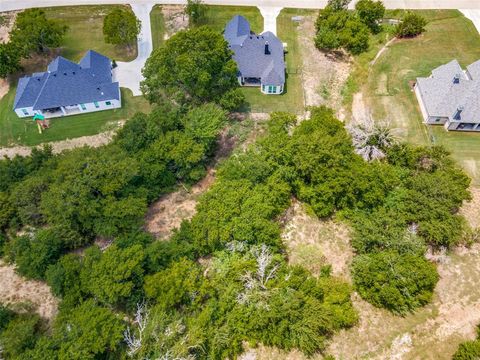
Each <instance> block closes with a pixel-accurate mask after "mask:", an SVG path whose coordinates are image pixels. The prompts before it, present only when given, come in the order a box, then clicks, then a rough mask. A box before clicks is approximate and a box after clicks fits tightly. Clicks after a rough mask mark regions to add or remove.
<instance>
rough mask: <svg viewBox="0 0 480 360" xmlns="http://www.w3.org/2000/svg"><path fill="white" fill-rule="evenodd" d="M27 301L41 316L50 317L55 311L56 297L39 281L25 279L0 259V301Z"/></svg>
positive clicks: (4, 302) (10, 302) (5, 302)
mask: <svg viewBox="0 0 480 360" xmlns="http://www.w3.org/2000/svg"><path fill="white" fill-rule="evenodd" d="M19 302H29V303H31V304H33V305H34V308H35V311H36V312H37V313H38V314H39V315H40V316H41V317H43V318H46V319H52V318H53V317H54V316H55V314H56V313H57V307H58V299H56V298H55V297H54V296H53V295H52V293H51V292H50V288H49V287H48V286H47V285H46V284H45V283H43V282H41V281H33V280H27V279H25V278H24V277H22V276H20V275H18V274H16V273H15V270H14V267H13V266H11V265H7V264H5V263H3V262H2V261H0V303H3V304H13V303H19Z"/></svg>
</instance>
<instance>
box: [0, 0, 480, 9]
mask: <svg viewBox="0 0 480 360" xmlns="http://www.w3.org/2000/svg"><path fill="white" fill-rule="evenodd" d="M354 1H355V0H354ZM354 1H352V4H351V5H352V6H353V3H354ZM204 2H205V3H206V4H211V5H248V6H258V7H291V8H305V9H318V8H322V7H324V6H325V4H326V3H327V1H326V0H205V1H204ZM383 2H384V4H385V6H386V7H387V8H389V9H480V0H383ZM148 3H151V1H150V0H0V11H8V10H20V9H25V8H31V7H46V6H66V5H98V4H148ZM155 3H156V4H185V3H186V0H159V1H156V2H155Z"/></svg>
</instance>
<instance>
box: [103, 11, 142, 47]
mask: <svg viewBox="0 0 480 360" xmlns="http://www.w3.org/2000/svg"><path fill="white" fill-rule="evenodd" d="M140 29H141V22H140V20H138V19H137V17H136V16H135V14H134V13H133V11H132V10H130V9H126V8H116V9H114V10H112V11H111V12H109V13H108V14H107V16H105V18H104V20H103V35H104V36H105V42H106V43H109V44H114V45H131V44H133V43H135V41H136V40H137V36H138V34H140Z"/></svg>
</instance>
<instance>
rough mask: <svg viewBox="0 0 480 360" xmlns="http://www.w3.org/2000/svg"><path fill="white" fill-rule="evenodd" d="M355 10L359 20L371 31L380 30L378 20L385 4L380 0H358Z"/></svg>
mask: <svg viewBox="0 0 480 360" xmlns="http://www.w3.org/2000/svg"><path fill="white" fill-rule="evenodd" d="M355 10H356V13H357V15H358V17H359V18H360V20H361V21H362V22H363V23H364V24H365V25H367V26H368V27H369V28H370V30H371V31H372V32H373V33H378V32H379V31H380V25H379V21H380V20H382V18H383V16H384V15H385V6H384V5H383V3H382V2H381V1H374V0H359V1H358V2H357V3H356V4H355Z"/></svg>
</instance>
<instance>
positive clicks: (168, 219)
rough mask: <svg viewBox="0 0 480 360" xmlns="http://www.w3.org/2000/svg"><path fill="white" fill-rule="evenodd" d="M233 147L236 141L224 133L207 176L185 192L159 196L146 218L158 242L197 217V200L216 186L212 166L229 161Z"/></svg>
mask: <svg viewBox="0 0 480 360" xmlns="http://www.w3.org/2000/svg"><path fill="white" fill-rule="evenodd" d="M235 143H236V138H235V137H232V136H230V135H229V132H228V129H225V130H224V131H223V132H222V134H221V135H220V138H219V140H218V150H217V152H216V154H215V157H214V159H213V161H212V165H211V166H210V167H209V168H208V170H207V175H206V176H205V177H204V178H203V179H202V180H200V181H199V182H198V183H197V184H195V185H194V186H193V187H192V188H191V189H187V188H186V187H185V186H184V185H183V184H180V190H178V191H175V192H173V193H170V194H167V195H165V196H162V197H161V198H160V199H158V200H157V201H156V202H154V203H153V204H152V205H151V206H150V208H149V210H148V212H147V215H146V216H145V230H146V231H148V232H149V233H151V234H153V235H154V236H155V237H156V238H157V239H160V240H166V239H168V238H169V237H170V235H171V234H172V232H173V230H174V229H178V228H179V227H180V225H181V223H182V221H183V220H190V219H191V218H192V217H193V216H194V215H195V213H196V211H197V210H196V207H197V202H198V199H199V197H200V196H201V195H202V194H203V193H204V192H206V191H207V190H208V189H209V188H210V186H211V185H212V184H213V183H214V182H215V166H216V165H217V164H218V163H219V162H220V161H221V160H222V159H225V158H226V157H228V155H229V154H230V153H231V151H232V150H233V148H234V146H235Z"/></svg>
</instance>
